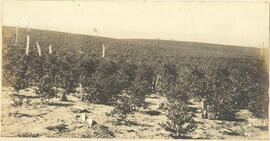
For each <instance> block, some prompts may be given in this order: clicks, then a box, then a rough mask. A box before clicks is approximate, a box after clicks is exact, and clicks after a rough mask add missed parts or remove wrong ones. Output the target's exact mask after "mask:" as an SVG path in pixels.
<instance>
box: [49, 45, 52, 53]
mask: <svg viewBox="0 0 270 141" xmlns="http://www.w3.org/2000/svg"><path fill="white" fill-rule="evenodd" d="M49 53H50V54H52V45H51V44H50V45H49Z"/></svg>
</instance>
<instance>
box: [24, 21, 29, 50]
mask: <svg viewBox="0 0 270 141" xmlns="http://www.w3.org/2000/svg"><path fill="white" fill-rule="evenodd" d="M26 29H27V35H26V52H25V54H26V55H29V43H30V36H29V34H30V29H29V24H28V25H27V26H26Z"/></svg>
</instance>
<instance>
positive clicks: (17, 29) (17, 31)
mask: <svg viewBox="0 0 270 141" xmlns="http://www.w3.org/2000/svg"><path fill="white" fill-rule="evenodd" d="M18 36H19V24H18V25H17V28H16V37H15V46H17V43H18Z"/></svg>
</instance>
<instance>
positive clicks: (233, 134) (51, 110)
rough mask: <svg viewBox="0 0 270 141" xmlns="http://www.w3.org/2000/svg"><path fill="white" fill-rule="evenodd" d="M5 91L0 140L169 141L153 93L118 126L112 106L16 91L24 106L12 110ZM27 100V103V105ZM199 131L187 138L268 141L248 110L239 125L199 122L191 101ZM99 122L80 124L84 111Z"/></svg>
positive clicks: (265, 125)
mask: <svg viewBox="0 0 270 141" xmlns="http://www.w3.org/2000/svg"><path fill="white" fill-rule="evenodd" d="M12 93H14V92H12V91H11V90H10V89H9V88H6V87H3V88H2V95H1V102H2V103H1V136H4V137H18V136H20V137H66V138H75V137H76V138H156V139H164V138H173V137H172V136H171V135H170V133H169V132H168V131H165V130H164V129H163V128H162V126H161V125H162V124H163V123H165V122H166V121H167V117H166V110H164V109H161V108H160V104H161V103H164V102H166V99H165V98H164V97H162V96H158V95H156V94H152V95H150V96H148V97H147V99H146V101H147V102H149V103H150V106H149V107H148V108H146V109H143V108H142V109H139V111H138V112H136V113H134V114H132V115H129V116H128V117H127V122H125V123H122V124H119V123H117V122H116V119H115V118H114V117H112V116H108V115H107V114H108V113H110V111H111V110H112V109H113V107H111V106H105V105H98V104H89V103H85V102H81V101H79V98H77V97H75V96H73V95H69V96H68V100H69V101H66V102H61V101H59V99H58V98H53V99H51V100H49V101H43V102H42V101H41V99H40V98H38V97H37V96H36V94H35V93H34V92H33V91H32V90H26V91H25V90H24V91H20V92H19V93H18V95H17V96H16V97H19V96H20V97H23V103H24V104H23V105H22V106H17V107H14V106H12V104H13V103H14V102H13V101H12V99H11V97H10V96H11V94H12ZM27 99H28V102H26V101H27ZM191 103H192V104H191V105H190V106H191V107H193V108H194V113H195V116H196V117H195V121H196V124H197V128H196V129H195V131H194V132H191V133H189V134H187V136H186V137H185V138H193V139H268V120H267V119H257V118H254V117H253V116H252V115H251V113H250V112H249V111H247V110H241V111H240V112H239V113H238V116H237V118H238V119H239V120H238V121H223V120H209V119H202V118H201V108H200V103H198V102H196V101H191ZM83 109H84V112H86V114H87V116H88V117H90V118H92V119H93V120H95V121H96V122H97V124H95V125H94V126H92V127H91V126H89V125H88V124H87V122H84V121H82V120H81V118H80V116H81V114H82V113H80V112H82V110H83Z"/></svg>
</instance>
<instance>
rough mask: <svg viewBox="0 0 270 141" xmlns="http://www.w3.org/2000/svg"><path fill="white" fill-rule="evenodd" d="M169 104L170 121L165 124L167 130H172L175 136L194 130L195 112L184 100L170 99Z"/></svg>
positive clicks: (168, 115)
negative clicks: (193, 112)
mask: <svg viewBox="0 0 270 141" xmlns="http://www.w3.org/2000/svg"><path fill="white" fill-rule="evenodd" d="M167 105H168V114H167V117H168V121H167V122H166V123H165V124H164V125H163V127H164V128H165V130H167V131H170V132H172V133H173V134H174V136H177V137H179V136H184V135H185V134H187V133H189V132H192V131H193V130H194V129H195V127H196V125H195V123H194V120H193V114H192V113H191V112H190V110H189V108H188V106H187V105H186V104H185V102H183V101H181V100H180V101H179V100H174V101H170V103H168V104H167Z"/></svg>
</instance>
